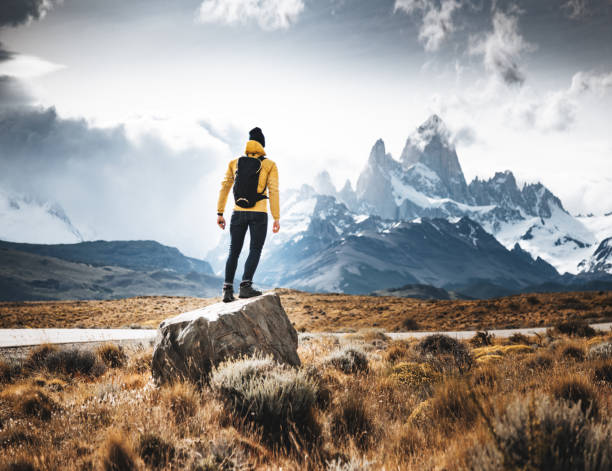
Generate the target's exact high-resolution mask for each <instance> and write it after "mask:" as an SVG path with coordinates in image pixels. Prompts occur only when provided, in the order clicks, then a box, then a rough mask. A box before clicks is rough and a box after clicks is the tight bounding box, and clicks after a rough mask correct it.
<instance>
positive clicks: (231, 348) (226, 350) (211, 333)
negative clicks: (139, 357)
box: [151, 292, 300, 384]
mask: <svg viewBox="0 0 612 471" xmlns="http://www.w3.org/2000/svg"><path fill="white" fill-rule="evenodd" d="M297 345H298V336H297V332H296V331H295V329H294V328H293V326H292V325H291V322H289V318H288V317H287V314H286V313H285V310H284V309H283V306H282V305H281V302H280V298H279V297H278V295H277V294H276V293H274V292H271V293H266V294H264V295H262V296H258V297H256V298H250V299H241V300H238V301H234V302H232V303H218V304H213V305H211V306H208V307H205V308H202V309H196V310H195V311H190V312H185V313H183V314H180V315H178V316H176V317H173V318H170V319H166V320H165V321H163V322H162V323H161V324H160V325H159V329H158V332H157V339H156V341H155V347H154V351H153V363H152V365H151V369H152V373H153V378H154V379H155V381H156V382H157V383H158V384H159V383H165V382H173V381H174V380H176V379H187V380H191V381H193V382H196V383H202V382H205V381H206V378H207V376H208V373H209V372H210V370H211V368H212V367H213V365H217V364H218V363H220V362H221V361H223V360H225V359H227V358H230V357H236V356H241V355H244V354H247V355H251V354H253V353H256V352H260V353H263V354H270V355H272V356H273V357H274V359H276V360H277V361H279V362H281V363H287V364H289V365H293V366H299V365H300V358H299V357H298V355H297Z"/></svg>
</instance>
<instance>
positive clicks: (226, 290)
mask: <svg viewBox="0 0 612 471" xmlns="http://www.w3.org/2000/svg"><path fill="white" fill-rule="evenodd" d="M235 300H236V298H234V287H233V286H232V285H223V302H224V303H231V302H232V301H235Z"/></svg>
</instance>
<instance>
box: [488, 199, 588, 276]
mask: <svg viewBox="0 0 612 471" xmlns="http://www.w3.org/2000/svg"><path fill="white" fill-rule="evenodd" d="M528 231H529V237H530V238H527V239H523V238H522V237H523V236H525V235H526V234H527V232H528ZM493 235H494V236H495V237H496V238H497V240H499V242H500V243H501V244H503V245H504V246H505V247H506V248H507V249H508V250H511V249H512V247H514V244H516V243H520V245H521V247H522V248H523V250H525V251H527V252H529V253H530V254H531V256H532V257H533V258H534V259H535V258H537V257H541V258H542V259H543V260H546V261H547V262H548V263H550V264H551V265H552V266H554V267H555V268H556V269H557V270H558V271H559V273H565V272H569V273H574V274H576V273H578V271H579V268H578V264H579V263H580V262H581V261H582V260H584V259H585V258H588V257H589V256H590V254H591V253H593V251H594V250H595V244H596V242H597V241H596V239H595V236H594V235H593V233H592V232H591V231H589V229H588V228H587V227H585V225H584V224H582V222H581V221H579V220H577V219H576V218H574V217H572V216H570V215H569V214H567V213H565V212H564V211H563V210H561V208H559V207H558V206H557V205H552V207H551V217H550V218H548V219H541V218H539V217H531V218H527V219H525V220H522V221H516V222H510V223H503V224H502V225H501V227H500V229H499V230H498V231H494V232H493ZM566 237H568V238H571V239H575V240H577V241H579V242H580V243H583V244H587V246H585V247H579V246H578V245H577V244H576V243H575V242H573V241H572V240H570V239H566Z"/></svg>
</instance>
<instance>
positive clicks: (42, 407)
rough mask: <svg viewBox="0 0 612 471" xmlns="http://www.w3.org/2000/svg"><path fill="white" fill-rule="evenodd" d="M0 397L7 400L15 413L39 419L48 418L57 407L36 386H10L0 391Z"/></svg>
mask: <svg viewBox="0 0 612 471" xmlns="http://www.w3.org/2000/svg"><path fill="white" fill-rule="evenodd" d="M0 399H3V400H6V401H8V402H9V403H10V404H11V406H12V408H13V410H14V411H15V412H16V413H17V414H19V415H21V416H26V417H37V418H39V419H41V420H49V419H50V418H51V414H52V412H53V411H54V410H56V409H57V404H56V403H55V401H53V399H51V397H49V396H48V395H47V393H46V392H45V391H44V390H43V389H41V388H40V387H38V386H29V385H13V386H10V387H8V388H6V389H4V390H3V391H2V392H1V393H0Z"/></svg>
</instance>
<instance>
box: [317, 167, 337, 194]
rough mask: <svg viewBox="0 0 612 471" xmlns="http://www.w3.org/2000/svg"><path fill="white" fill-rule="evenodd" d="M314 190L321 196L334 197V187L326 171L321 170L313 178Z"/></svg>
mask: <svg viewBox="0 0 612 471" xmlns="http://www.w3.org/2000/svg"><path fill="white" fill-rule="evenodd" d="M314 188H315V191H316V192H317V193H319V194H321V195H332V196H335V195H336V187H335V186H334V183H333V182H332V179H331V177H330V175H329V172H328V171H327V170H323V171H322V172H320V173H319V174H318V175H317V176H316V177H315V181H314Z"/></svg>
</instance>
